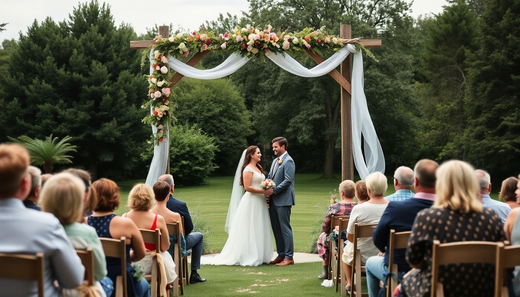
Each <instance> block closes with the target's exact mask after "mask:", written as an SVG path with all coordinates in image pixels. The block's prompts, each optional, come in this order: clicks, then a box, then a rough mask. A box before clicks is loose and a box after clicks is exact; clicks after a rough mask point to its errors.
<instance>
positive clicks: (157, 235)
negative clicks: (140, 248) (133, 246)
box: [139, 229, 161, 253]
mask: <svg viewBox="0 0 520 297" xmlns="http://www.w3.org/2000/svg"><path fill="white" fill-rule="evenodd" d="M139 231H140V232H141V236H142V237H143V241H144V243H149V244H155V251H156V252H158V253H160V252H161V246H160V243H161V231H160V230H159V229H155V230H146V229H139Z"/></svg>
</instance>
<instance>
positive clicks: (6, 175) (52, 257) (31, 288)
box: [0, 144, 85, 297]
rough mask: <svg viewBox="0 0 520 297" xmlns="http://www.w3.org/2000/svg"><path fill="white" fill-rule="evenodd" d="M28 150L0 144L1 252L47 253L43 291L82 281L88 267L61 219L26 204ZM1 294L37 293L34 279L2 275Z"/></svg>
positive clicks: (55, 290) (52, 292) (50, 292)
mask: <svg viewBox="0 0 520 297" xmlns="http://www.w3.org/2000/svg"><path fill="white" fill-rule="evenodd" d="M29 160H30V157H29V153H28V152H27V150H26V149H25V148H24V147H23V146H21V145H18V144H0V253H20V254H32V255H35V254H36V253H43V256H44V271H43V273H44V290H45V292H44V295H45V296H60V295H61V293H60V291H59V289H58V288H57V287H56V286H55V285H54V283H55V280H56V281H57V283H58V285H59V286H60V287H61V288H76V287H77V286H79V285H81V284H82V283H83V277H84V275H85V268H84V267H83V265H82V264H81V260H80V259H79V257H78V255H77V254H76V251H75V250H74V247H73V246H72V244H71V243H70V241H69V239H68V238H67V235H66V234H65V231H64V230H63V227H62V226H61V224H60V222H59V221H58V220H57V219H56V218H55V217H54V216H53V215H52V214H50V213H46V212H41V211H35V210H33V209H28V208H26V207H25V206H24V205H23V203H22V201H23V200H24V199H25V197H27V194H29V191H30V190H31V177H30V175H29V173H28V171H27V169H28V167H29ZM0 292H1V293H0V295H2V296H24V297H25V296H29V297H36V296H38V287H37V284H36V282H35V281H27V280H19V279H10V278H0Z"/></svg>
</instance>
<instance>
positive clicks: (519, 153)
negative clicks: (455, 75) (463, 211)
mask: <svg viewBox="0 0 520 297" xmlns="http://www.w3.org/2000/svg"><path fill="white" fill-rule="evenodd" d="M518 15H520V0H501V1H498V0H486V1H485V9H484V12H483V13H482V16H481V19H480V22H479V24H480V26H479V27H480V32H481V35H480V36H479V39H478V42H479V44H480V49H479V51H478V52H477V54H476V57H475V63H474V64H473V65H472V66H471V69H470V79H469V80H470V85H469V96H468V99H467V103H466V105H465V106H466V114H467V118H468V122H469V123H468V126H467V127H466V129H465V134H464V136H465V137H464V140H465V149H466V151H467V154H466V156H467V160H468V161H470V162H471V163H472V164H473V165H474V166H476V167H480V168H484V169H486V170H488V171H489V172H492V173H493V174H494V175H496V176H500V177H505V176H510V175H512V174H513V175H514V174H517V173H518V164H519V163H520V137H519V135H520V108H519V107H518V102H520V98H519V94H520V55H518V48H519V47H520V19H519V18H518Z"/></svg>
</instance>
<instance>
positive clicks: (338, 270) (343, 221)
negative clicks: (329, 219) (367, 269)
mask: <svg viewBox="0 0 520 297" xmlns="http://www.w3.org/2000/svg"><path fill="white" fill-rule="evenodd" d="M349 220H350V216H343V217H341V218H340V219H339V225H338V226H339V228H338V232H339V234H338V247H337V250H338V251H337V253H336V259H335V260H336V265H335V275H336V292H337V291H338V288H339V286H340V285H341V295H343V296H344V295H346V294H347V290H346V289H345V285H344V284H346V283H347V278H346V276H345V271H343V264H342V263H341V256H342V255H343V247H344V246H345V240H344V239H343V238H342V237H341V234H342V233H343V230H345V231H346V230H347V227H348V221H349ZM333 248H336V243H335V242H334V244H333Z"/></svg>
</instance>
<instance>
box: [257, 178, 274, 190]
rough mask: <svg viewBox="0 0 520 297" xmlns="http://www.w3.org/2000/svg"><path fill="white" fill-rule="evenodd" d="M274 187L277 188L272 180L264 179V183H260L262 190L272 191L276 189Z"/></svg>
mask: <svg viewBox="0 0 520 297" xmlns="http://www.w3.org/2000/svg"><path fill="white" fill-rule="evenodd" d="M274 186H276V184H275V183H274V181H273V180H271V179H264V180H263V181H262V183H260V188H262V190H267V189H271V188H274Z"/></svg>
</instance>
